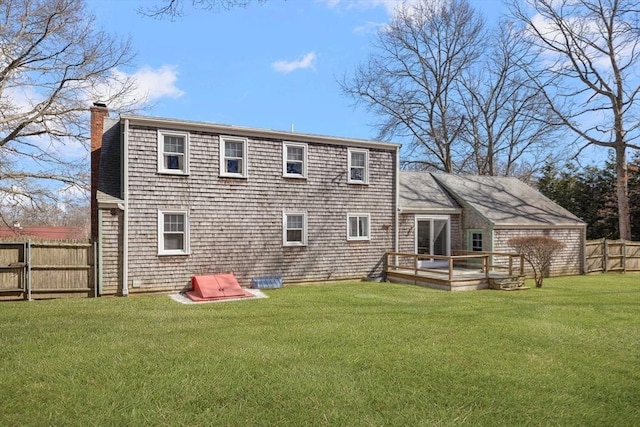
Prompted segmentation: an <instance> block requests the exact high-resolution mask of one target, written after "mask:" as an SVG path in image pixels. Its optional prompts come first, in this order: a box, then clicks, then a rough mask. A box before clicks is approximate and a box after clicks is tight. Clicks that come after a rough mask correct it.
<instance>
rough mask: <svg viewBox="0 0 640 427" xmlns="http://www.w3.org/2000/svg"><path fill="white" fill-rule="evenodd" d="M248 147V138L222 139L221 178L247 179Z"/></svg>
mask: <svg viewBox="0 0 640 427" xmlns="http://www.w3.org/2000/svg"><path fill="white" fill-rule="evenodd" d="M247 146H248V140H247V139H246V138H236V137H232V136H221V137H220V176H226V177H230V178H246V177H247Z"/></svg>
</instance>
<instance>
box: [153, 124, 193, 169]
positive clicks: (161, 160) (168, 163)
mask: <svg viewBox="0 0 640 427" xmlns="http://www.w3.org/2000/svg"><path fill="white" fill-rule="evenodd" d="M158 172H159V173H166V174H174V175H187V174H188V173H189V134H188V133H186V132H174V131H166V130H158Z"/></svg>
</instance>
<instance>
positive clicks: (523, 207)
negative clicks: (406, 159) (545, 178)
mask: <svg viewBox="0 0 640 427" xmlns="http://www.w3.org/2000/svg"><path fill="white" fill-rule="evenodd" d="M433 177H434V178H435V179H436V181H437V182H438V183H439V184H440V185H442V186H443V187H444V188H445V189H446V190H447V191H448V192H449V193H450V194H451V195H452V196H453V197H454V198H455V199H456V200H457V201H458V202H459V203H461V204H463V206H466V207H469V208H471V209H473V210H475V211H476V212H477V213H478V214H480V215H481V216H483V217H484V218H486V219H487V220H488V221H489V222H491V223H493V225H495V226H503V227H504V226H513V227H519V226H520V227H526V226H582V225H584V222H583V221H582V220H581V219H580V218H578V217H577V216H575V215H573V214H572V213H571V212H569V211H568V210H566V209H564V208H563V207H561V206H560V205H558V204H557V203H555V202H553V201H552V200H550V199H548V198H546V197H545V196H543V195H542V193H540V192H539V191H537V190H535V189H534V188H532V187H530V186H528V185H527V184H525V183H523V182H522V181H520V180H518V179H516V178H505V177H492V176H471V175H450V174H433Z"/></svg>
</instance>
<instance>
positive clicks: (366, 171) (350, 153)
mask: <svg viewBox="0 0 640 427" xmlns="http://www.w3.org/2000/svg"><path fill="white" fill-rule="evenodd" d="M356 153H357V154H364V167H363V169H364V170H363V175H364V177H363V179H353V178H351V170H352V169H353V168H356V167H357V168H361V166H352V160H353V154H356ZM347 182H348V183H349V184H369V150H368V149H366V148H351V147H349V148H348V149H347Z"/></svg>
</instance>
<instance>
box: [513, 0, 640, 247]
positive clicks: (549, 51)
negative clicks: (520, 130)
mask: <svg viewBox="0 0 640 427" xmlns="http://www.w3.org/2000/svg"><path fill="white" fill-rule="evenodd" d="M509 7H510V10H511V12H512V14H513V15H514V16H515V17H516V18H517V19H519V21H520V22H522V23H523V24H524V25H525V31H526V32H527V33H528V35H529V38H528V40H529V43H530V44H531V45H532V46H533V47H535V48H537V49H538V50H539V52H540V56H539V61H538V63H539V65H540V68H539V69H538V70H536V72H537V73H536V74H532V79H531V80H532V82H534V83H536V84H537V86H538V88H539V89H540V91H541V92H542V93H543V94H544V96H545V99H546V102H547V105H548V108H550V109H551V111H552V112H553V113H554V114H555V115H556V117H557V118H559V120H561V121H562V123H563V124H564V125H565V126H566V127H567V128H568V129H570V130H571V131H572V132H573V133H574V134H575V135H576V137H577V141H579V144H580V150H584V149H585V148H586V147H589V146H597V147H602V148H605V149H610V150H612V151H613V152H614V153H615V164H616V194H617V199H618V200H617V203H618V223H619V232H620V238H621V239H630V238H631V227H630V210H629V195H628V171H627V151H628V150H629V149H636V150H637V149H640V145H638V143H637V142H636V141H637V140H638V138H639V137H640V120H639V119H640V117H639V115H638V106H639V104H638V94H639V93H640V77H639V76H638V63H639V61H640V3H639V2H638V1H637V0H527V1H526V2H523V1H522V0H509ZM578 154H579V153H578Z"/></svg>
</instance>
